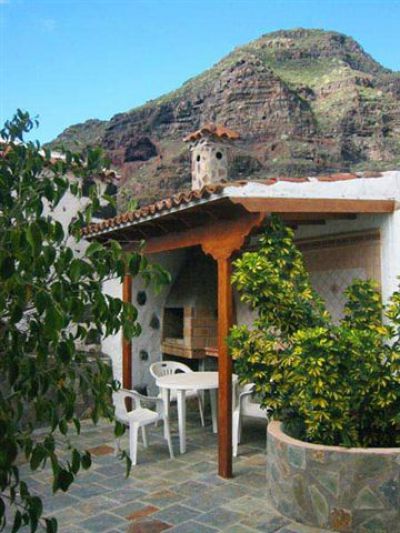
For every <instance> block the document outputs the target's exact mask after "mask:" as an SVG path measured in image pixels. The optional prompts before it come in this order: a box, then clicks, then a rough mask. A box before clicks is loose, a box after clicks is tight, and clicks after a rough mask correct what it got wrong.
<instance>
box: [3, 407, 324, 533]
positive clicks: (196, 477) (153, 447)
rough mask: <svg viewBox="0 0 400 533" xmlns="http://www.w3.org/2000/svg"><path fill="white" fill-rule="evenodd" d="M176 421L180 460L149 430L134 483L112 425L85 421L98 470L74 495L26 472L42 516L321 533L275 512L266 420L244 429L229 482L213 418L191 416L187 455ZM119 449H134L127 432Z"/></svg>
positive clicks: (68, 527)
mask: <svg viewBox="0 0 400 533" xmlns="http://www.w3.org/2000/svg"><path fill="white" fill-rule="evenodd" d="M172 422H173V423H172V433H173V445H174V449H175V453H176V458H175V459H173V460H171V459H169V456H168V449H167V446H166V442H165V441H164V439H163V435H162V427H161V425H159V427H150V428H149V431H148V434H149V435H148V436H149V447H148V448H147V449H145V448H143V446H142V445H141V444H140V446H139V452H138V462H139V464H138V465H137V466H134V467H132V470H131V474H130V476H129V478H125V464H124V463H120V462H119V460H118V458H117V457H116V455H115V442H114V439H113V428H112V427H111V426H110V425H109V424H108V423H107V422H100V423H99V424H98V426H97V427H95V428H93V425H92V424H91V423H90V422H89V421H87V422H86V421H85V422H83V423H82V431H81V435H82V439H83V442H84V445H85V446H86V448H88V449H91V450H92V468H91V469H90V470H89V471H83V472H80V473H79V475H78V476H77V479H76V482H75V483H74V484H73V485H72V486H71V489H70V491H69V492H68V493H65V494H64V493H61V494H56V495H53V494H52V493H51V479H52V477H51V471H50V469H49V468H46V469H43V470H41V471H37V472H33V473H31V472H30V470H29V468H28V467H27V466H25V465H24V466H23V467H22V470H23V471H25V472H26V473H27V474H29V476H28V480H29V481H30V483H31V488H32V493H33V494H38V495H41V496H42V497H43V498H44V515H45V516H55V517H56V518H58V521H59V531H60V532H61V533H88V532H91V531H92V532H96V533H101V532H104V533H117V532H130V533H157V532H160V531H168V532H169V531H171V533H213V532H215V531H228V532H230V533H254V532H260V531H262V532H264V533H268V532H274V533H275V532H278V533H322V532H323V530H321V529H315V528H309V527H307V526H302V525H301V524H295V523H293V522H290V520H288V519H287V518H285V517H283V516H282V515H281V514H279V513H278V512H277V511H275V510H274V509H273V508H272V507H271V502H270V500H269V498H268V496H267V488H266V453H265V427H264V424H263V423H261V424H258V425H257V421H256V422H255V426H252V425H248V424H246V423H245V424H244V427H243V443H242V444H241V445H240V447H239V456H238V457H237V458H235V459H234V478H233V479H230V480H225V479H222V478H220V477H219V476H218V475H217V474H216V471H217V438H216V435H214V434H213V433H212V431H211V420H210V418H208V419H207V420H206V422H207V425H206V427H205V428H202V427H201V426H200V425H199V423H198V420H197V411H196V410H194V411H193V412H192V411H190V410H189V411H188V425H187V434H188V451H187V453H185V454H183V455H179V453H178V450H179V445H178V438H177V433H178V432H177V423H176V412H175V411H174V410H173V411H172ZM253 423H254V422H253ZM71 440H72V442H74V441H75V442H78V441H77V440H76V439H74V438H73V437H72V439H71ZM120 444H121V448H123V449H127V448H128V436H127V435H124V436H123V437H122V438H121V441H120ZM79 446H80V447H81V448H83V446H82V445H81V444H79ZM10 529H11V528H9V529H6V530H5V531H10ZM23 533H25V532H23ZM328 533H329V532H328Z"/></svg>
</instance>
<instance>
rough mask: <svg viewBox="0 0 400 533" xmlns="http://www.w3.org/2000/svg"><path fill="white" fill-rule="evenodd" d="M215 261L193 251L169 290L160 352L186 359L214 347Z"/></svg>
mask: <svg viewBox="0 0 400 533" xmlns="http://www.w3.org/2000/svg"><path fill="white" fill-rule="evenodd" d="M216 285H217V273H216V266H215V262H214V261H213V260H212V259H211V258H209V257H207V256H205V255H204V254H202V253H201V252H200V251H198V250H196V249H194V250H192V251H191V252H190V254H188V257H187V259H186V261H185V263H184V264H183V266H182V268H181V271H180V273H179V275H178V277H177V279H176V281H175V283H174V285H173V286H172V287H171V291H170V293H169V295H168V297H167V300H166V304H165V307H164V310H163V317H162V342H161V352H162V353H163V354H166V355H174V356H177V357H184V358H187V359H200V358H203V357H205V356H206V349H207V348H208V347H213V346H216V345H217V286H216Z"/></svg>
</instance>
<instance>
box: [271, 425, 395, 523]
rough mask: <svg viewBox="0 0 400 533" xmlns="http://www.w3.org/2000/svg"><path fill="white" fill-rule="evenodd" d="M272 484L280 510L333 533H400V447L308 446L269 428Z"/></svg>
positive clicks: (274, 498) (276, 503)
mask: <svg viewBox="0 0 400 533" xmlns="http://www.w3.org/2000/svg"><path fill="white" fill-rule="evenodd" d="M267 431H268V439H267V443H268V445H267V446H268V452H267V453H268V455H267V483H268V491H269V493H270V495H271V498H272V502H273V504H274V506H275V507H276V509H277V510H278V511H280V512H281V513H282V514H284V515H286V516H288V517H290V518H291V519H293V520H296V521H298V522H301V523H304V524H308V525H313V526H317V527H321V528H327V529H331V530H334V531H343V532H354V533H366V532H374V533H376V532H382V533H383V532H387V533H389V532H391V533H392V532H395V531H400V448H381V449H378V448H371V449H361V448H350V449H346V448H341V447H337V446H322V445H315V444H308V443H303V442H301V441H298V440H296V439H292V438H291V437H288V436H287V435H285V434H284V433H283V432H282V431H281V424H280V422H271V423H270V424H269V426H268V430H267Z"/></svg>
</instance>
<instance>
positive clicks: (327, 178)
mask: <svg viewBox="0 0 400 533" xmlns="http://www.w3.org/2000/svg"><path fill="white" fill-rule="evenodd" d="M380 176H382V174H381V173H379V172H364V173H358V174H352V173H336V174H326V175H323V176H314V177H300V178H291V177H285V176H281V177H277V178H268V179H265V180H249V181H248V180H240V181H234V182H228V183H216V184H212V185H206V186H205V187H203V188H202V189H200V190H194V191H184V192H180V193H177V194H174V195H173V196H171V197H170V198H164V199H162V200H157V201H156V202H154V203H152V204H149V205H146V206H143V207H141V208H139V209H137V210H136V211H130V212H128V213H124V214H122V215H118V216H116V217H114V218H111V219H108V220H104V221H102V222H99V223H97V224H94V223H92V224H90V225H89V226H86V227H85V228H84V229H83V230H82V232H83V235H94V234H96V233H99V232H100V231H102V230H104V229H106V228H110V227H113V228H114V227H116V226H120V225H121V224H125V223H128V222H134V221H139V220H140V219H142V218H146V217H147V216H149V215H155V214H156V213H163V212H166V213H168V211H170V210H171V209H172V208H174V207H179V206H181V205H185V204H189V203H191V202H193V201H196V200H198V201H200V200H203V199H207V198H209V197H210V196H211V195H213V194H220V193H221V192H222V191H223V190H224V189H225V188H226V187H244V186H245V185H247V184H248V183H251V182H253V183H262V184H264V185H271V186H272V185H275V184H276V183H278V182H280V181H283V182H290V183H299V184H300V183H306V182H311V181H315V180H317V181H321V182H335V181H344V180H354V179H361V178H377V177H380Z"/></svg>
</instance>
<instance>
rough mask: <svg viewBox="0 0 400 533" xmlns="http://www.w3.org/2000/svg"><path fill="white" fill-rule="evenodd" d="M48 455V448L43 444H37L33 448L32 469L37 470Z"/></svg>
mask: <svg viewBox="0 0 400 533" xmlns="http://www.w3.org/2000/svg"><path fill="white" fill-rule="evenodd" d="M46 456H47V452H46V450H45V449H44V448H43V446H42V445H41V444H37V445H36V446H35V447H34V448H33V450H32V455H31V460H30V466H31V469H32V470H37V469H38V468H39V466H40V464H41V463H42V461H44V459H45V458H46Z"/></svg>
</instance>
